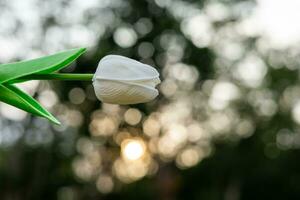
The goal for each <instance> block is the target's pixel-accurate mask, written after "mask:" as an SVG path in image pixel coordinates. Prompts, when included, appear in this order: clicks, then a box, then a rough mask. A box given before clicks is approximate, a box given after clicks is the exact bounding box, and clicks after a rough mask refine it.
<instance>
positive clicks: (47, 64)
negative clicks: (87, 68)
mask: <svg viewBox="0 0 300 200" xmlns="http://www.w3.org/2000/svg"><path fill="white" fill-rule="evenodd" d="M84 51H85V48H77V49H71V50H68V51H63V52H60V53H56V54H53V55H50V56H45V57H41V58H37V59H33V60H27V61H21V62H16V63H8V64H2V65H0V83H6V82H8V81H11V80H13V79H16V78H21V77H23V76H26V75H30V74H49V73H52V72H55V71H58V70H60V69H62V68H64V67H65V66H67V65H69V64H70V63H72V62H73V61H74V60H75V59H77V58H78V57H79V56H80V55H81V54H82V53H83V52H84Z"/></svg>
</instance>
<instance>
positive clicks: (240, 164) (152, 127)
mask: <svg viewBox="0 0 300 200" xmlns="http://www.w3.org/2000/svg"><path fill="white" fill-rule="evenodd" d="M258 2H260V3H261V2H263V3H261V4H258V5H257V4H256V3H255V2H253V1H229V0H223V1H221V0H220V1H199V0H188V1H187V0H186V1H183V0H143V1H138V0H136V1H133V0H127V1H122V0H86V1H80V0H71V1H65V0H55V1H50V0H49V1H38V0H26V1H9V0H0V9H1V12H0V46H1V48H0V62H1V63H5V62H9V61H16V60H21V59H29V58H33V57H38V56H40V55H45V54H48V53H53V52H56V51H58V50H62V49H66V48H73V47H76V46H88V51H87V53H86V54H85V55H84V56H82V57H80V58H79V59H78V62H77V63H76V64H74V65H72V66H70V67H69V68H67V69H65V70H63V72H80V73H93V72H94V71H95V69H96V67H97V64H98V62H99V60H100V59H101V58H102V57H103V56H105V55H107V54H120V55H124V56H128V57H131V58H134V59H137V60H140V61H142V62H145V63H148V64H151V65H153V66H155V67H156V68H157V69H158V70H159V71H160V72H161V75H162V76H161V78H162V80H163V82H162V84H161V85H160V87H159V89H160V91H161V95H160V97H159V98H158V99H157V100H155V101H153V102H151V103H148V104H142V105H135V106H130V107H129V106H127V107H125V106H122V107H121V106H116V105H108V104H101V102H99V101H98V100H97V99H96V98H95V95H94V91H93V88H92V86H91V83H88V82H73V81H70V82H67V81H66V82H55V81H52V82H46V81H41V82H38V81H33V82H28V83H26V84H22V85H20V87H21V88H22V89H24V90H26V91H27V92H28V93H30V94H32V95H34V96H35V97H36V98H37V99H38V100H39V102H41V104H43V105H44V106H45V107H46V108H47V109H49V110H51V112H52V113H54V114H55V116H57V117H58V119H59V120H60V121H61V122H62V124H63V125H62V126H55V125H54V126H53V125H51V124H49V123H48V122H47V121H46V120H43V119H39V118H35V117H33V116H30V115H26V114H25V113H23V112H21V111H19V110H15V109H13V108H12V107H9V106H7V105H6V104H1V105H0V116H1V119H0V128H1V131H0V199H5V200H6V199H9V200H10V199H63V200H68V199H70V200H72V199H75V200H76V199H120V198H124V199H141V198H143V199H145V200H146V199H224V200H237V199H245V200H247V199H249V200H250V199H251V200H252V199H299V198H300V184H299V183H298V180H299V178H300V177H299V176H300V173H299V172H300V171H299V167H300V162H299V161H297V159H298V155H299V147H300V134H299V125H300V101H299V98H300V87H299V67H298V65H299V61H300V60H299V58H300V56H299V52H300V51H299V48H298V47H297V45H296V44H297V43H296V42H295V38H293V37H292V36H295V35H297V34H294V35H293V34H290V35H287V37H285V36H286V34H284V33H289V31H290V30H294V29H295V27H293V26H292V28H291V29H289V28H290V27H289V26H288V24H289V23H288V22H289V21H284V20H283V21H280V20H281V18H276V20H278V22H280V23H278V25H279V26H280V27H279V28H278V27H276V26H275V25H276V23H274V21H272V20H271V21H266V22H272V23H265V24H264V23H262V24H261V22H265V21H264V20H260V18H259V17H261V13H263V12H262V11H265V10H264V9H265V8H269V7H268V6H269V4H268V6H265V4H264V3H265V2H269V1H267V0H266V1H262V0H261V1H258ZM289 3H291V2H290V1H289ZM272 5H273V4H272ZM274 5H277V4H275V3H274ZM284 5H288V3H283V4H282V5H280V6H279V11H282V12H284V11H285V12H284V13H285V14H287V13H288V12H287V10H284V9H285V7H284ZM291 7H292V6H291ZM289 8H290V7H289ZM276 9H277V8H276ZM276 9H275V10H276ZM267 10H268V9H267ZM296 10H297V9H296ZM276 11H278V10H276ZM288 11H289V10H288ZM257 13H258V14H257ZM267 14H269V15H270V13H268V12H267ZM271 14H272V13H271ZM271 16H272V15H271ZM276 16H277V15H276ZM272 17H275V15H274V16H272ZM294 18H295V16H294ZM262 19H265V18H262ZM267 19H268V18H267ZM284 19H285V18H284ZM288 20H291V21H292V22H293V20H294V19H292V18H291V19H288ZM275 22H277V21H275ZM274 24H275V25H274ZM292 24H294V23H292ZM267 25H270V26H267ZM268 27H269V28H270V29H268ZM282 27H284V29H283V28H282ZM274 30H275V31H274ZM280 30H283V31H284V32H283V33H282V32H280ZM268 31H269V32H268ZM276 31H277V32H276ZM291 33H293V32H291ZM298 35H300V34H298ZM280 37H283V39H282V38H281V39H282V40H279V39H278V38H280ZM296 39H297V38H296ZM298 39H299V38H298ZM0 92H1V91H0Z"/></svg>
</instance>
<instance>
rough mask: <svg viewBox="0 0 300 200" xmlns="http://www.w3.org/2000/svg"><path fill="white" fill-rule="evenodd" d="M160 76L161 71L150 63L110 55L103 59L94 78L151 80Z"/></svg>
mask: <svg viewBox="0 0 300 200" xmlns="http://www.w3.org/2000/svg"><path fill="white" fill-rule="evenodd" d="M158 77H159V73H158V72H157V70H156V69H155V68H153V67H151V66H150V65H146V64H143V63H141V62H138V61H136V60H133V59H130V58H127V57H123V56H118V55H108V56H105V57H104V58H102V59H101V61H100V63H99V65H98V68H97V71H96V73H95V76H94V79H98V78H99V79H114V80H149V79H154V78H158Z"/></svg>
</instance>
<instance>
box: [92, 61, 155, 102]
mask: <svg viewBox="0 0 300 200" xmlns="http://www.w3.org/2000/svg"><path fill="white" fill-rule="evenodd" d="M159 83H160V79H159V73H158V72H157V70H156V69H155V68H153V67H151V66H149V65H146V64H143V63H141V62H138V61H136V60H133V59H130V58H127V57H123V56H118V55H108V56H105V57H104V58H102V59H101V60H100V62H99V65H98V68H97V71H96V73H95V75H94V77H93V85H94V89H95V93H96V96H97V98H98V99H99V100H101V101H102V102H104V103H112V104H121V105H126V104H137V103H145V102H148V101H151V100H153V99H154V98H155V97H157V95H158V90H157V89H155V86H156V85H157V84H159Z"/></svg>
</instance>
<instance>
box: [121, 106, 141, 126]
mask: <svg viewBox="0 0 300 200" xmlns="http://www.w3.org/2000/svg"><path fill="white" fill-rule="evenodd" d="M124 119H125V121H126V122H127V123H128V124H130V125H137V124H138V123H139V122H140V121H141V119H142V114H141V112H140V111H139V110H138V109H135V108H130V109H128V110H127V111H126V112H125V114H124Z"/></svg>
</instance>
